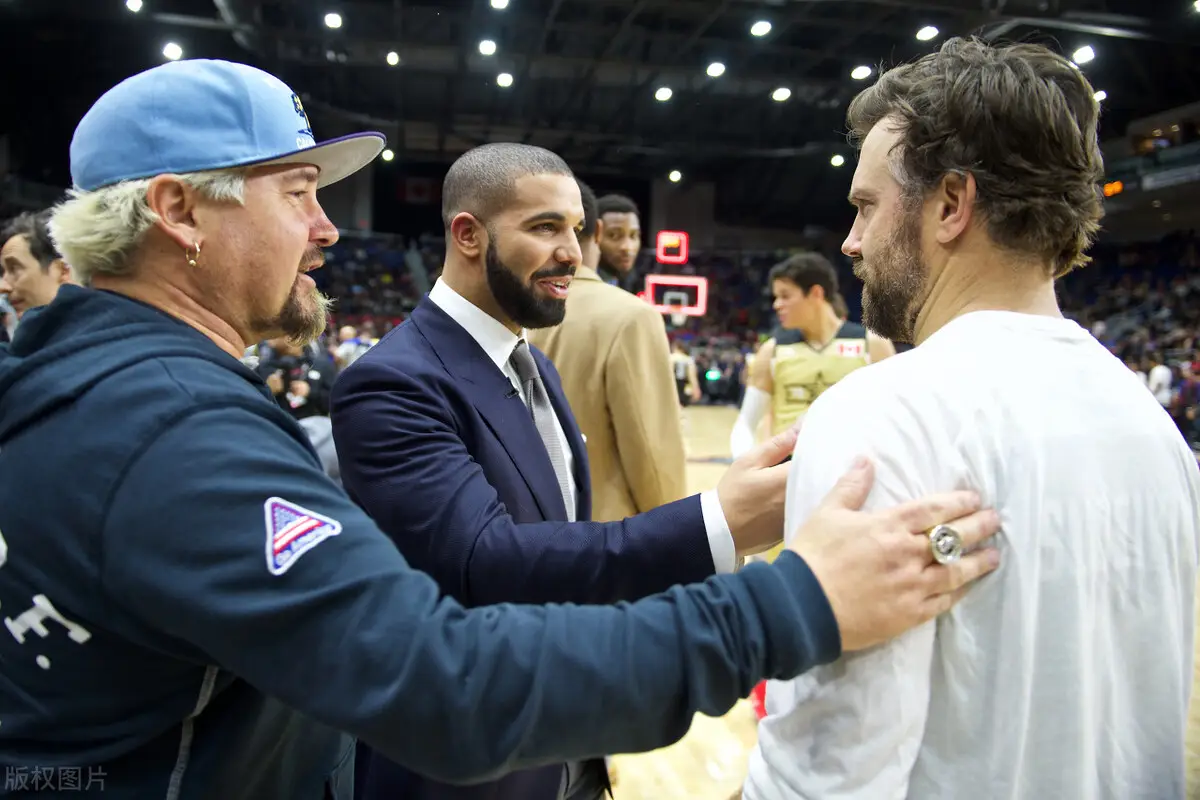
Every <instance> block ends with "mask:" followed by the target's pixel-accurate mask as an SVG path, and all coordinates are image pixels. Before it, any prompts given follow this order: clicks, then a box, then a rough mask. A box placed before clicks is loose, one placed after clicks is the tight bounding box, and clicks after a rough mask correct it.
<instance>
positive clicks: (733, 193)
mask: <svg viewBox="0 0 1200 800" xmlns="http://www.w3.org/2000/svg"><path fill="white" fill-rule="evenodd" d="M130 2H133V3H134V4H137V2H138V0H130ZM494 5H505V2H504V0H141V8H140V9H139V11H138V12H137V13H134V12H132V11H130V10H129V9H128V8H127V7H126V0H0V42H2V43H3V51H4V52H3V56H2V57H3V59H4V63H3V69H4V74H5V75H6V80H5V81H4V84H5V86H4V87H3V88H2V89H0V92H3V95H0V96H2V97H3V99H4V101H5V108H6V110H7V113H6V114H5V116H6V117H7V122H6V124H4V125H3V126H0V127H3V128H7V129H8V130H9V132H10V133H11V136H12V149H13V151H14V152H13V158H14V160H15V161H16V162H17V164H18V167H19V168H20V169H21V170H22V172H24V173H26V174H27V176H28V177H32V178H37V177H39V174H28V173H30V172H31V171H40V175H41V176H42V177H45V178H48V179H57V180H63V181H65V180H66V175H65V154H66V144H67V142H68V141H69V137H70V131H71V129H72V128H73V127H74V124H75V122H76V121H77V120H78V119H79V116H80V115H81V114H82V113H83V111H85V110H86V108H87V106H88V105H89V104H90V103H91V102H92V101H93V100H94V99H95V98H96V97H97V96H98V95H99V94H100V93H101V92H102V91H103V90H104V89H105V88H107V87H109V86H111V85H112V84H113V83H115V82H116V81H118V80H120V79H121V78H123V77H125V76H127V75H130V74H133V73H134V72H137V71H140V70H142V69H145V68H148V67H150V66H153V65H154V64H156V63H161V61H162V60H163V55H162V49H163V46H164V44H165V43H166V42H168V41H170V42H175V43H177V44H179V45H180V47H181V48H182V49H183V53H184V56H185V57H217V58H229V59H236V60H241V61H245V62H248V63H252V64H255V65H257V66H260V67H263V68H265V69H269V70H271V71H273V72H275V73H277V74H279V75H280V76H281V77H283V78H284V79H285V80H286V81H288V82H289V83H291V84H292V85H293V86H295V87H297V89H298V90H299V91H300V92H301V93H302V95H303V96H304V97H305V99H306V105H307V107H308V108H309V110H310V113H311V114H312V115H313V116H314V121H318V122H319V120H320V119H321V118H332V117H335V116H340V117H344V118H346V119H347V120H348V122H349V124H354V125H358V126H367V127H370V128H374V129H379V130H383V131H384V132H386V133H387V134H388V136H389V139H390V140H391V145H392V149H393V150H394V151H395V153H396V157H397V163H398V164H405V163H414V162H432V163H447V162H448V161H449V160H451V159H452V158H453V157H454V156H455V155H456V154H457V153H459V152H461V151H462V150H464V149H466V148H468V147H471V146H474V145H476V144H480V143H483V142H488V141H497V140H507V141H526V142H532V143H536V144H540V145H543V146H546V147H549V148H551V149H553V150H555V151H557V152H559V153H560V154H562V155H563V156H564V157H565V158H567V160H568V161H569V162H570V163H571V164H572V165H573V166H575V167H576V169H578V170H579V171H581V172H584V173H586V174H592V175H595V174H611V175H614V176H616V175H620V176H629V177H632V178H647V177H651V176H665V175H666V174H667V173H668V172H669V171H670V170H675V169H677V170H680V171H681V172H682V173H683V174H684V176H685V178H684V179H685V180H697V179H699V180H712V181H714V182H715V183H716V184H717V187H718V192H717V196H718V217H719V218H721V219H722V221H726V222H730V223H734V222H737V223H743V224H755V225H786V226H796V225H798V224H805V223H810V222H832V223H841V222H843V221H844V215H845V213H846V206H845V202H844V196H845V190H846V187H847V186H848V183H849V174H850V168H851V167H852V165H853V157H852V154H851V153H850V152H849V150H848V148H847V147H846V143H845V138H844V135H843V130H844V114H845V109H846V106H847V103H848V102H849V100H850V98H851V97H853V95H854V93H855V92H856V91H858V90H859V89H861V88H862V87H863V86H864V85H865V82H864V81H860V80H855V79H854V78H852V77H851V73H852V70H854V68H855V67H858V66H870V67H872V69H873V70H874V71H877V70H878V68H879V67H880V66H884V67H886V66H887V65H889V64H893V63H896V62H899V61H903V60H908V59H911V58H913V57H916V56H919V55H920V54H922V53H925V52H929V51H930V50H932V49H933V48H935V47H936V46H937V45H938V44H939V43H940V42H941V41H943V40H944V39H945V38H946V37H948V36H953V35H965V34H972V33H973V34H977V35H982V36H984V37H987V38H989V39H993V40H1031V41H1039V42H1043V43H1047V44H1051V45H1053V46H1056V47H1058V48H1059V49H1061V50H1062V51H1063V52H1065V53H1068V54H1070V53H1074V52H1075V51H1076V50H1077V49H1078V48H1080V47H1083V46H1085V45H1088V46H1090V47H1091V48H1092V49H1093V51H1094V54H1095V58H1094V60H1092V61H1091V62H1089V63H1087V64H1085V65H1083V68H1084V70H1085V72H1086V73H1087V74H1088V76H1089V78H1091V79H1092V82H1093V84H1094V85H1095V86H1096V88H1097V89H1103V90H1104V91H1105V92H1106V93H1107V99H1106V100H1105V101H1104V108H1105V117H1104V127H1105V129H1106V137H1113V136H1119V135H1121V134H1122V132H1123V130H1124V127H1125V125H1126V124H1127V123H1128V122H1129V121H1130V120H1131V119H1134V118H1137V117H1139V116H1144V115H1147V114H1151V113H1155V112H1159V111H1162V110H1165V109H1168V108H1171V107H1174V106H1178V105H1183V104H1185V103H1188V102H1193V101H1196V100H1200V12H1198V11H1196V10H1195V9H1194V8H1193V0H913V1H911V2H910V1H909V0H757V1H755V0H508V2H507V4H506V7H505V8H503V9H497V8H494V7H493V6H494ZM330 13H336V14H338V15H340V19H341V26H340V27H337V28H331V27H329V26H328V25H327V24H326V21H325V18H326V15H327V14H330ZM758 21H766V22H769V23H770V31H769V32H767V33H766V34H765V35H762V36H756V35H753V34H752V32H751V29H752V27H753V26H754V23H755V22H758ZM926 26H933V27H936V28H937V30H938V33H937V35H936V36H935V37H933V38H932V39H927V40H924V41H922V40H919V39H918V38H917V37H916V34H917V32H918V30H920V29H922V28H924V27H926ZM761 27H762V26H760V28H759V29H760V30H761ZM483 40H488V41H491V42H494V43H495V52H493V53H491V54H485V53H483V52H481V47H480V43H481V42H482V41H483ZM483 49H485V50H486V49H488V48H487V47H486V46H485V47H484V48H483ZM390 53H394V54H395V55H394V57H393V59H392V60H394V61H395V62H396V63H395V64H394V65H393V64H389V54H390ZM714 62H717V63H720V64H722V65H723V66H724V71H723V74H720V75H719V76H718V77H710V76H709V74H707V69H708V66H709V65H710V64H712V63H714ZM500 73H506V74H507V75H509V76H510V77H511V85H508V86H502V85H500V83H502V82H503V81H501V80H500V79H498V76H499V75H500ZM869 80H871V78H868V79H867V81H869ZM664 87H665V88H669V89H670V90H671V97H670V99H669V100H667V101H665V102H660V101H658V100H656V99H655V95H656V92H658V91H659V90H660V89H663V88H664ZM778 89H786V90H787V94H788V97H787V99H786V100H785V101H783V102H777V101H776V100H774V99H773V94H774V93H775V92H776V90H778ZM318 133H320V131H319V130H318ZM835 154H844V155H845V157H846V163H845V165H844V166H843V167H842V168H840V169H839V168H835V167H833V166H832V165H831V163H830V159H831V157H832V156H833V155H835Z"/></svg>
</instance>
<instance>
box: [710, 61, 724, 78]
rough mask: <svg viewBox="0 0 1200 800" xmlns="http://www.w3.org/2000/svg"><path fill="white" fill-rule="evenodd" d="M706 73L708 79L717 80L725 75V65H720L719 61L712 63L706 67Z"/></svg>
mask: <svg viewBox="0 0 1200 800" xmlns="http://www.w3.org/2000/svg"><path fill="white" fill-rule="evenodd" d="M707 72H708V77H710V78H719V77H721V76H722V75H724V74H725V65H724V64H722V63H721V62H720V61H714V62H713V63H711V64H709V65H708V70H707Z"/></svg>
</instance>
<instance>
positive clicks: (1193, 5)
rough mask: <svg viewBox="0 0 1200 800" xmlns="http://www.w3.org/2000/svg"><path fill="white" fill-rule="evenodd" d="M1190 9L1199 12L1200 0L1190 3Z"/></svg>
mask: <svg viewBox="0 0 1200 800" xmlns="http://www.w3.org/2000/svg"><path fill="white" fill-rule="evenodd" d="M1192 8H1194V9H1196V11H1198V12H1200V0H1196V2H1194V3H1192Z"/></svg>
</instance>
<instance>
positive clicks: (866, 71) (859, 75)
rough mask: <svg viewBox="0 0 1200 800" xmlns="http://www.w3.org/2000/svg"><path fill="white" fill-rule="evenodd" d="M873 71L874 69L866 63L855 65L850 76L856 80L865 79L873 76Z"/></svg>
mask: <svg viewBox="0 0 1200 800" xmlns="http://www.w3.org/2000/svg"><path fill="white" fill-rule="evenodd" d="M872 71H873V70H872V69H871V68H870V67H868V66H866V65H864V66H861V67H855V68H854V69H853V70H851V72H850V77H851V78H854V80H856V81H865V80H866V79H867V78H869V77H871V72H872Z"/></svg>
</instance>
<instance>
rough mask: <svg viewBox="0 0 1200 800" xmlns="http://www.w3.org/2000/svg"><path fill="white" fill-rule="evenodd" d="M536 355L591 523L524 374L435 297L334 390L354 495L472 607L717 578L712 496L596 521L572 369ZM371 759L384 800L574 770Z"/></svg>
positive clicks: (540, 792)
mask: <svg viewBox="0 0 1200 800" xmlns="http://www.w3.org/2000/svg"><path fill="white" fill-rule="evenodd" d="M531 350H532V352H533V355H534V358H535V359H536V361H537V364H538V369H539V370H540V371H541V374H542V379H543V382H544V383H545V386H546V392H547V394H548V395H549V397H550V401H551V404H552V405H553V406H554V409H555V411H556V412H557V414H558V418H559V421H560V423H561V424H562V427H563V430H564V431H565V432H566V435H567V438H568V440H569V441H570V445H571V451H572V453H573V455H574V464H575V469H574V472H575V475H574V479H575V485H576V487H577V494H578V498H579V501H578V507H577V508H576V519H577V520H580V521H578V522H574V523H569V522H566V521H565V520H566V517H567V515H566V508H565V506H564V505H563V500H562V495H561V494H560V492H559V488H558V482H557V480H556V478H555V475H554V468H553V466H552V465H551V463H550V458H549V456H548V455H547V453H546V449H545V447H544V446H543V445H542V444H541V439H540V438H539V435H538V432H537V428H536V427H535V426H534V423H533V419H532V417H531V415H530V413H529V410H528V408H527V407H526V405H525V403H524V402H523V401H522V400H521V397H520V396H519V394H518V393H517V392H516V391H515V390H514V389H513V386H512V384H511V383H510V382H509V380H508V377H507V376H506V375H504V373H503V372H501V371H500V370H499V369H497V368H496V364H495V363H494V362H492V361H491V360H490V359H489V358H488V356H487V354H486V353H485V352H484V350H483V348H482V347H480V345H479V344H478V343H477V342H476V341H475V340H474V339H473V338H472V337H471V335H470V334H469V333H467V331H466V330H465V329H464V328H463V327H462V326H461V325H459V324H458V323H457V322H455V321H454V320H453V319H451V318H450V316H449V315H447V314H446V313H445V312H444V311H442V310H441V309H440V308H438V307H437V305H435V304H434V303H433V302H431V301H430V300H429V299H428V298H426V299H425V300H423V301H422V303H421V304H420V305H419V306H418V307H417V309H416V310H415V311H414V312H413V314H412V316H411V317H410V319H409V320H407V321H406V322H405V323H404V324H402V325H401V326H399V327H398V328H396V329H395V330H393V331H392V332H391V333H389V334H388V335H387V336H386V337H384V339H383V340H382V341H380V342H379V344H377V345H376V346H375V347H373V348H372V349H371V350H369V351H368V352H367V353H365V354H364V355H363V356H362V357H360V358H359V359H358V360H357V361H355V362H354V364H353V365H351V366H350V367H349V368H347V369H346V370H345V371H344V372H343V373H342V375H341V376H340V377H339V378H338V381H337V383H336V384H335V386H334V391H333V398H332V417H333V433H334V440H335V442H336V445H337V450H338V457H339V462H340V467H341V471H342V480H343V483H344V485H345V488H346V490H347V491H348V492H349V493H350V495H351V497H352V498H354V500H355V501H356V502H357V503H358V504H359V505H361V506H362V507H363V508H364V509H365V510H366V511H367V513H368V514H370V515H371V516H372V517H373V518H374V519H375V521H376V522H377V523H378V524H379V526H380V527H381V528H382V529H383V530H384V532H385V533H387V534H388V535H389V536H390V537H391V538H392V540H393V541H394V542H395V543H396V546H397V547H398V548H399V549H400V551H401V552H402V553H403V554H404V556H405V558H406V559H408V561H409V563H410V564H411V565H412V566H414V567H416V568H417V569H421V570H423V571H425V572H428V573H429V574H431V575H432V576H433V577H434V578H435V579H436V580H437V582H438V584H439V586H440V587H441V589H442V591H443V592H444V593H445V594H447V595H449V596H452V597H454V598H455V599H456V600H458V601H459V602H461V603H463V604H464V605H467V606H480V605H490V604H494V603H506V602H512V603H539V604H541V603H614V602H618V601H622V600H635V599H638V598H642V597H646V596H649V595H652V594H656V593H658V592H661V591H664V590H666V589H668V588H670V587H671V586H674V585H676V584H686V583H694V582H697V581H701V580H704V579H705V578H707V577H709V576H710V575H712V574H713V572H714V566H713V561H712V553H711V549H710V546H709V543H708V535H707V533H706V531H705V527H704V520H703V515H702V513H701V510H700V499H699V497H698V496H693V497H688V498H685V499H683V500H679V501H677V502H674V503H669V504H667V505H665V506H662V507H660V508H657V509H654V510H652V511H648V512H646V513H644V514H639V515H638V516H635V517H630V518H628V519H625V520H622V521H618V522H607V523H599V522H589V521H587V520H588V518H589V517H590V514H591V496H590V490H589V486H590V479H589V474H588V466H587V450H586V448H585V446H584V443H583V439H582V437H581V436H580V433H579V428H578V426H577V425H576V424H575V419H574V417H573V416H572V414H571V410H570V408H569V407H568V405H567V401H566V397H565V395H564V394H563V392H562V387H561V384H560V381H559V377H558V373H557V371H556V370H555V369H554V366H553V365H552V364H551V363H550V360H549V359H547V358H546V357H545V356H544V355H543V354H542V353H541V352H540V351H538V350H537V349H535V348H531ZM463 678H464V680H469V679H470V676H469V675H464V676H463ZM364 755H365V758H364V761H366V762H368V763H366V764H364V765H363V769H364V770H365V771H367V772H368V773H369V774H368V775H367V777H366V786H365V787H364V792H363V794H362V796H363V797H364V798H368V799H369V800H401V798H403V800H434V799H435V798H436V799H437V800H449V799H450V798H454V800H466V799H468V798H469V800H555V798H556V797H557V794H558V789H559V784H560V782H561V779H562V767H561V766H554V767H547V768H543V769H537V770H529V771H525V772H518V773H513V774H511V775H508V776H506V777H505V778H503V779H501V780H499V781H495V782H493V783H489V784H484V785H477V786H472V787H451V786H447V785H445V784H438V783H435V782H433V781H428V780H425V779H423V778H421V777H419V776H417V775H415V774H413V773H411V772H408V771H406V770H403V769H402V768H400V767H398V766H396V765H393V764H388V763H386V762H383V759H381V758H373V757H371V756H370V755H368V754H364Z"/></svg>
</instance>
